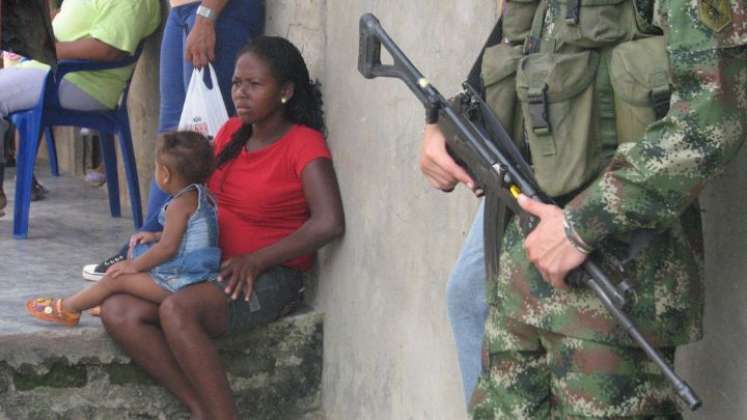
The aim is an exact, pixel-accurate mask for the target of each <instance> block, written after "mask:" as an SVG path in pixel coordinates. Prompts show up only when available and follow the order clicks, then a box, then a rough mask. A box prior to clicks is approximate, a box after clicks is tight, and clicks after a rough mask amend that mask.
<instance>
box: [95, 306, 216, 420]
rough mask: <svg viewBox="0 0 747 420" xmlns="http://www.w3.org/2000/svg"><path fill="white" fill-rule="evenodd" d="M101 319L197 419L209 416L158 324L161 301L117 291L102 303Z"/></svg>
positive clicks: (147, 369) (115, 336)
mask: <svg viewBox="0 0 747 420" xmlns="http://www.w3.org/2000/svg"><path fill="white" fill-rule="evenodd" d="M101 320H102V321H103V323H104V327H105V328H106V331H107V332H108V333H109V335H111V337H112V338H113V339H114V341H116V342H117V343H118V344H119V345H120V346H121V347H122V349H123V350H124V351H125V353H127V355H129V356H130V358H132V360H133V361H134V362H135V363H136V364H137V365H138V366H140V367H142V368H143V369H144V370H145V371H146V372H147V373H148V374H149V375H150V376H151V377H153V378H154V379H155V380H156V381H158V382H159V383H160V384H162V385H163V386H164V387H166V389H168V390H169V391H170V392H171V393H172V394H174V396H176V398H178V399H179V401H181V402H182V403H183V404H184V405H185V406H186V407H187V409H188V410H190V412H191V413H192V418H193V419H194V420H198V419H208V418H209V417H207V415H206V413H205V409H204V405H203V404H202V403H201V400H200V398H199V395H198V394H197V393H196V392H195V389H194V388H193V387H192V385H191V384H190V383H189V380H188V379H187V377H186V376H185V375H184V373H182V370H181V368H180V367H179V365H178V364H177V362H176V359H175V358H174V355H173V354H172V353H171V350H170V348H169V345H168V343H167V342H166V338H165V337H164V333H163V331H162V330H161V328H159V326H158V324H159V321H158V305H157V304H155V303H152V302H148V301H146V300H143V299H139V298H136V297H133V296H129V295H123V294H117V295H113V296H112V297H110V298H108V299H106V300H105V301H104V303H103V305H102V309H101Z"/></svg>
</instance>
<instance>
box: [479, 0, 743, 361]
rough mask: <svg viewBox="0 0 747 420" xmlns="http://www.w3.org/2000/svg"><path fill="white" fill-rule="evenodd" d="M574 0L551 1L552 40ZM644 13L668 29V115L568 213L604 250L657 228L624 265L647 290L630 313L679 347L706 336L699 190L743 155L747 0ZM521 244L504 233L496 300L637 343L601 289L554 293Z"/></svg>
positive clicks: (613, 161) (663, 4)
mask: <svg viewBox="0 0 747 420" xmlns="http://www.w3.org/2000/svg"><path fill="white" fill-rule="evenodd" d="M566 3H571V0H567V2H559V1H556V0H550V2H549V6H548V9H547V15H546V18H545V22H546V26H545V28H544V29H543V32H542V33H543V36H542V40H543V42H544V41H545V40H552V39H553V37H554V36H555V33H556V31H557V28H556V25H553V22H557V21H558V14H561V13H564V8H563V7H564V5H565V4H566ZM581 3H585V0H581ZM561 6H562V7H561ZM636 10H637V11H638V12H639V13H641V14H642V15H643V18H644V19H646V20H648V21H649V23H651V24H653V25H655V27H658V28H660V29H661V30H662V31H663V34H664V39H665V41H666V50H667V53H668V58H669V77H670V84H671V101H670V108H669V112H668V113H667V114H666V116H665V117H664V118H662V119H660V120H658V121H657V122H655V123H653V124H651V125H649V126H648V127H647V128H646V129H645V133H644V134H643V136H642V138H640V140H638V141H634V142H628V143H623V144H621V145H619V146H616V147H615V148H614V150H613V152H612V153H611V156H610V159H609V160H608V161H607V162H609V164H608V165H607V166H606V167H605V168H604V169H602V170H601V171H600V172H599V174H598V175H596V176H595V178H594V179H593V181H592V182H590V183H588V184H587V186H586V187H585V188H584V189H583V190H582V192H580V193H579V194H578V195H576V196H575V198H573V199H572V200H571V201H570V202H569V203H568V204H567V205H566V206H565V208H564V213H565V216H566V219H567V220H568V222H569V224H571V225H572V226H573V228H574V229H575V230H576V232H577V233H578V235H579V236H580V237H581V239H583V241H585V242H586V243H587V244H589V245H591V246H593V247H595V248H604V247H605V246H607V244H608V243H610V242H612V243H615V242H616V241H614V240H615V239H622V240H624V239H625V238H626V237H627V235H629V234H630V233H631V232H633V231H635V230H637V229H642V228H643V229H651V230H653V231H654V232H656V234H655V236H654V237H653V239H652V240H651V242H650V243H649V244H648V246H647V247H646V248H645V249H644V250H643V251H642V252H641V253H640V254H639V255H637V256H636V257H635V258H634V259H633V260H632V261H629V262H628V263H627V264H626V265H625V266H624V276H625V277H626V278H627V279H629V280H630V281H631V283H632V284H633V286H634V288H635V291H636V293H635V302H634V303H633V304H632V306H631V307H630V309H629V310H628V311H627V312H628V314H629V315H630V317H631V318H632V319H633V321H634V322H635V323H636V324H637V325H638V327H639V329H640V330H641V331H642V332H643V333H644V335H645V336H646V337H647V338H649V339H650V340H651V341H652V342H653V343H654V344H655V345H660V346H666V345H677V344H682V343H687V342H691V341H694V340H697V339H699V338H700V337H701V336H702V312H703V301H704V291H703V244H702V232H701V225H700V212H699V209H698V208H697V204H696V200H697V197H698V194H699V193H700V191H701V190H702V189H703V186H704V183H705V182H707V181H708V180H709V179H712V178H713V177H714V176H716V175H718V174H719V173H720V172H721V171H722V170H723V169H724V167H725V165H726V164H727V163H728V162H729V161H731V160H732V159H733V158H734V157H735V155H736V154H737V152H738V150H739V149H740V147H741V145H742V142H743V141H744V139H745V136H747V1H745V0H687V1H686V0H659V1H656V3H655V4H654V3H653V1H650V0H637V7H636ZM562 18H563V17H560V19H562ZM522 242H523V238H522V235H521V234H520V232H519V227H518V222H516V221H515V222H514V223H512V224H510V225H509V227H508V228H507V231H506V233H505V236H504V242H503V253H502V255H501V258H500V272H499V275H498V279H497V281H490V282H489V285H488V293H489V300H490V301H492V303H494V304H497V305H499V306H500V307H501V308H502V312H503V313H504V314H505V315H507V316H509V317H510V318H513V319H517V320H519V321H521V322H524V323H527V324H530V325H534V326H536V327H539V328H542V329H546V330H550V331H554V332H558V333H561V334H565V335H569V336H575V337H580V338H587V339H592V340H598V341H602V342H611V343H618V344H623V345H626V344H630V343H631V340H630V339H629V338H628V337H627V335H626V333H625V332H624V330H623V329H622V328H620V327H619V326H618V325H616V323H615V321H614V320H613V319H612V318H611V317H610V316H609V315H608V313H607V311H606V310H605V309H604V307H603V306H602V305H601V303H599V302H598V300H597V298H596V297H595V296H594V295H593V294H592V293H591V292H590V291H588V290H584V289H565V290H560V289H554V288H553V287H552V286H550V285H549V284H548V283H546V282H545V281H544V280H542V279H541V277H540V275H539V273H538V272H537V271H536V270H535V269H534V267H533V266H532V264H531V263H529V262H528V261H527V258H526V255H525V253H524V250H523V248H522ZM611 249H614V246H611ZM613 254H614V252H613ZM496 328H500V326H496ZM487 337H488V339H489V337H490V331H489V330H488V332H487Z"/></svg>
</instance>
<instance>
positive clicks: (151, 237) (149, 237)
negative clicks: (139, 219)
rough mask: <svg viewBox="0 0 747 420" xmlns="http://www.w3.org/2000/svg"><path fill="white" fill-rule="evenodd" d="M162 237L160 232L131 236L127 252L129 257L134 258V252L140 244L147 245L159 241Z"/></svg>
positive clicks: (139, 233)
mask: <svg viewBox="0 0 747 420" xmlns="http://www.w3.org/2000/svg"><path fill="white" fill-rule="evenodd" d="M160 237H161V233H160V232H138V233H136V234H134V235H132V236H130V243H129V250H128V251H127V257H128V258H132V250H133V249H135V246H137V245H139V244H147V243H151V242H156V241H158V238H160Z"/></svg>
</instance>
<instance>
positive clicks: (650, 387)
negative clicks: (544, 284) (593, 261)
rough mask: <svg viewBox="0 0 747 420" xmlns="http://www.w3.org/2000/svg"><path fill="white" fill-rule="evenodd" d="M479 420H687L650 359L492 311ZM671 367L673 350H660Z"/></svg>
mask: <svg viewBox="0 0 747 420" xmlns="http://www.w3.org/2000/svg"><path fill="white" fill-rule="evenodd" d="M496 322H498V323H499V324H497V325H495V324H494V326H493V327H492V328H486V331H489V333H486V337H485V342H484V345H483V373H482V376H481V377H480V380H479V382H478V384H477V388H476V389H475V392H474V393H473V395H472V400H471V401H470V415H471V417H472V418H473V419H511V420H520V419H532V420H538V419H564V420H568V419H588V418H594V419H601V418H604V419H618V418H624V419H681V418H682V417H681V416H680V415H679V414H678V411H677V406H676V404H675V402H674V399H675V395H674V391H673V390H672V387H671V386H670V384H669V382H667V380H666V378H665V377H664V376H663V375H662V374H661V373H660V371H659V369H658V368H657V367H656V365H655V364H654V363H652V362H650V361H649V360H648V358H647V357H646V355H645V353H644V352H643V351H641V350H640V349H638V348H634V347H616V346H610V345H607V344H602V343H598V342H594V341H590V340H583V339H578V338H573V337H567V336H563V335H559V334H555V333H552V332H549V331H544V330H540V329H537V328H535V327H533V326H530V325H526V324H522V323H520V322H518V321H515V320H512V319H508V318H505V317H503V316H501V315H500V313H499V312H498V310H497V308H496V307H495V306H492V307H491V312H490V315H489V316H488V323H489V324H490V323H496ZM660 351H661V353H662V354H663V355H664V357H665V359H667V360H668V362H670V363H671V362H672V360H673V359H674V348H672V347H670V348H663V349H660Z"/></svg>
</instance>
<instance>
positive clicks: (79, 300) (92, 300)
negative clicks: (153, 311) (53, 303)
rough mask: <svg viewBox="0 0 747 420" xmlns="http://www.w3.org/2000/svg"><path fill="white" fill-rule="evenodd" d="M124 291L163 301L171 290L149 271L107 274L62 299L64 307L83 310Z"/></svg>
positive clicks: (71, 309)
mask: <svg viewBox="0 0 747 420" xmlns="http://www.w3.org/2000/svg"><path fill="white" fill-rule="evenodd" d="M117 293H124V294H127V295H130V296H133V297H137V298H140V299H143V300H146V301H148V302H152V303H161V301H163V300H164V299H165V298H166V296H168V295H169V294H170V292H169V291H167V290H165V289H163V288H161V287H160V286H158V285H157V284H156V283H155V282H154V281H153V278H152V277H151V276H150V274H148V273H133V274H122V275H120V276H119V277H117V278H113V277H112V276H109V275H106V276H104V277H103V278H102V279H101V280H99V281H97V282H96V283H94V284H92V285H91V286H88V287H86V288H85V289H83V290H81V291H80V292H78V293H76V294H74V295H72V296H70V297H67V298H65V299H63V300H62V307H63V308H64V309H65V310H67V311H71V312H82V311H84V310H86V309H91V308H93V307H94V306H98V305H101V303H102V302H104V300H106V298H108V297H110V296H112V295H114V294H117Z"/></svg>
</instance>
